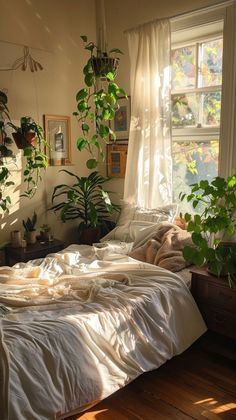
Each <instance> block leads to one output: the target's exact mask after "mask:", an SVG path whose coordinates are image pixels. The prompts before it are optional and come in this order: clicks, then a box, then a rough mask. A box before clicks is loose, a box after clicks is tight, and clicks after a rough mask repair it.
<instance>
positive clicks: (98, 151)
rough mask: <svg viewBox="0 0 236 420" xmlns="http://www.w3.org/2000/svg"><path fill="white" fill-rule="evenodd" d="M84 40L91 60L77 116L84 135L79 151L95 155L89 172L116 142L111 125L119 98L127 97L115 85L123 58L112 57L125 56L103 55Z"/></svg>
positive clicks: (86, 39) (86, 66)
mask: <svg viewBox="0 0 236 420" xmlns="http://www.w3.org/2000/svg"><path fill="white" fill-rule="evenodd" d="M81 39H82V40H83V42H84V44H85V47H84V48H85V49H86V50H88V51H89V52H90V57H89V59H88V61H87V63H86V65H85V66H84V68H83V74H84V83H85V87H83V88H82V89H80V90H79V91H78V93H77V95H76V101H77V111H76V112H74V113H73V115H75V116H76V118H77V121H78V123H79V126H80V128H81V132H82V135H81V136H79V137H78V139H77V148H78V150H79V151H82V150H87V151H88V152H89V153H90V154H91V155H92V157H91V158H90V159H88V160H87V163H86V164H87V167H88V168H89V169H94V168H96V166H97V164H98V160H99V159H97V155H98V156H99V157H100V158H101V159H102V160H103V159H104V153H103V148H102V144H103V143H104V142H105V143H106V142H108V139H109V138H111V139H113V140H115V139H116V136H115V133H114V132H113V131H112V130H111V128H110V126H109V121H111V120H113V119H114V116H115V112H116V111H117V110H118V108H119V104H118V100H119V98H120V97H122V96H123V97H124V96H125V97H127V95H126V93H125V91H124V90H123V89H122V88H120V87H119V86H118V85H117V83H115V79H116V70H117V66H118V62H119V58H117V57H112V54H122V52H121V51H120V50H119V49H117V48H115V49H112V50H110V51H109V52H108V53H107V52H103V51H101V50H100V49H99V48H98V46H97V45H95V44H94V43H93V42H88V38H87V36H85V35H84V36H81ZM100 82H101V83H100Z"/></svg>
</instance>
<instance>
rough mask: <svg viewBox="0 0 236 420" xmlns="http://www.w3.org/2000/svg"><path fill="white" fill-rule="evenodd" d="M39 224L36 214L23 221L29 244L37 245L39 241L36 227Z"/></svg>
mask: <svg viewBox="0 0 236 420" xmlns="http://www.w3.org/2000/svg"><path fill="white" fill-rule="evenodd" d="M36 223H37V214H36V213H35V212H34V214H33V216H32V217H31V218H30V217H28V218H27V219H26V220H23V221H22V224H23V226H24V229H25V239H26V242H27V244H35V243H36V241H37V238H36V229H35V226H36Z"/></svg>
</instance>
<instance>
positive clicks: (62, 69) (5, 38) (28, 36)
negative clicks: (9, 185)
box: [0, 0, 96, 244]
mask: <svg viewBox="0 0 236 420" xmlns="http://www.w3.org/2000/svg"><path fill="white" fill-rule="evenodd" d="M0 8H1V25H0V56H1V60H0V68H2V67H7V66H10V65H11V64H12V63H13V62H14V61H15V60H16V59H17V58H19V57H21V56H22V52H23V47H22V46H21V45H19V44H22V45H28V46H30V47H33V48H32V49H31V54H32V56H33V58H35V59H36V60H38V61H39V62H40V63H41V64H42V65H43V68H44V69H43V71H41V72H39V71H38V72H37V73H31V72H30V71H29V70H27V71H25V72H23V71H20V70H17V71H14V72H13V71H11V72H2V71H0V90H1V89H2V88H6V89H7V90H8V99H9V108H10V114H11V118H12V120H19V119H20V117H21V116H24V115H30V116H32V117H33V118H35V120H36V121H37V122H38V123H39V124H42V123H43V114H57V115H68V116H71V129H72V130H71V140H72V141H71V143H72V162H73V166H70V167H68V166H67V167H66V169H68V170H71V171H73V172H77V173H78V174H79V175H80V176H81V175H86V174H87V172H88V171H87V169H86V165H85V161H86V157H85V154H80V153H79V152H78V151H77V150H76V138H77V137H78V133H79V132H78V127H77V123H76V121H75V117H73V116H72V112H73V111H75V109H76V101H75V94H76V92H77V91H78V90H79V89H80V87H81V86H82V85H83V80H82V68H83V66H84V63H85V61H86V60H87V57H88V54H87V53H86V52H85V51H84V49H83V43H82V41H81V40H80V35H84V34H87V35H88V37H89V38H90V39H91V40H95V39H96V21H95V3H94V0H69V1H68V0H0ZM11 43H15V44H16V45H13V44H11ZM34 48H35V49H34ZM14 150H15V152H16V155H17V162H18V166H14V167H13V175H14V179H15V188H13V189H12V191H10V194H11V197H12V201H13V205H12V207H11V212H10V215H7V216H4V217H1V216H0V225H1V227H0V244H1V243H2V242H5V241H8V240H9V237H10V231H12V230H14V229H20V230H23V229H22V220H23V219H25V218H26V217H28V216H31V215H32V213H33V211H34V210H35V211H36V212H37V214H38V218H39V221H38V227H39V226H40V224H42V223H49V224H50V225H51V226H52V228H53V233H54V235H55V237H57V238H64V239H67V240H68V241H73V240H75V238H76V229H75V226H77V224H78V221H74V222H69V223H66V224H62V223H61V222H60V221H59V218H58V217H57V216H56V215H55V214H54V213H53V212H47V211H46V209H47V208H48V207H50V205H51V203H50V198H51V193H52V189H53V187H54V186H55V185H57V184H59V183H61V182H62V181H65V180H66V178H65V176H63V175H62V174H59V173H58V171H59V169H62V167H50V168H49V169H48V170H47V171H46V173H45V175H44V179H43V182H42V183H41V184H40V186H39V188H38V192H37V194H36V195H35V197H34V198H33V199H32V200H29V199H27V198H22V197H20V193H22V192H23V191H24V185H23V182H22V171H21V160H22V157H21V154H20V153H21V152H19V151H18V150H17V149H16V148H15V149H14Z"/></svg>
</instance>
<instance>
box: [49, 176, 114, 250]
mask: <svg viewBox="0 0 236 420" xmlns="http://www.w3.org/2000/svg"><path fill="white" fill-rule="evenodd" d="M62 171H63V172H65V173H67V174H68V175H70V176H71V177H73V178H74V179H75V182H74V184H73V185H71V186H70V185H67V184H61V185H57V186H56V187H55V188H54V191H53V195H52V202H54V200H57V199H58V198H60V199H61V201H60V202H59V203H57V204H55V205H54V206H53V207H52V208H51V210H54V211H55V212H58V211H59V212H60V217H61V220H62V221H63V222H66V221H67V220H73V219H80V220H81V222H80V223H79V226H78V234H79V242H80V243H84V244H88V245H91V244H92V243H93V242H97V241H98V240H99V238H100V232H101V229H103V228H104V225H106V221H109V219H110V216H111V214H112V213H113V212H117V211H119V209H120V207H119V206H118V205H116V204H114V203H112V202H111V199H110V197H109V193H108V192H107V191H106V190H105V189H104V188H103V185H104V183H105V182H107V181H108V180H109V179H110V178H108V177H103V176H101V175H99V174H98V173H97V172H92V173H91V174H90V175H89V176H88V177H78V176H77V175H75V174H73V173H72V172H69V171H67V170H62Z"/></svg>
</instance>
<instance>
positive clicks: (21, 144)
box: [8, 117, 48, 198]
mask: <svg viewBox="0 0 236 420" xmlns="http://www.w3.org/2000/svg"><path fill="white" fill-rule="evenodd" d="M8 125H9V126H10V127H11V128H13V130H15V131H14V132H13V133H12V135H13V138H14V140H15V142H16V145H17V147H18V148H19V149H23V154H24V156H25V157H26V164H25V167H24V182H25V183H26V185H27V187H26V190H25V191H24V193H23V194H21V196H22V197H27V198H32V197H33V196H34V195H35V193H36V191H37V188H38V183H39V181H41V180H42V176H41V171H42V170H43V169H44V170H45V169H46V168H47V167H48V157H47V155H46V154H45V153H44V150H45V149H46V148H47V147H48V144H47V142H46V140H45V139H44V132H43V128H42V127H41V126H40V125H39V124H37V123H36V122H35V121H34V120H33V119H32V118H31V117H21V119H20V126H16V125H15V124H12V123H11V122H9V123H8Z"/></svg>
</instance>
